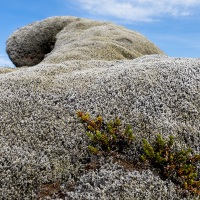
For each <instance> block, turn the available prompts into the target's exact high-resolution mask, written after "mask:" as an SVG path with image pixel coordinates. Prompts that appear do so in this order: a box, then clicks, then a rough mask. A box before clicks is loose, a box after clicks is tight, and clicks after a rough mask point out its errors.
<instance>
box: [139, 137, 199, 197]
mask: <svg viewBox="0 0 200 200" xmlns="http://www.w3.org/2000/svg"><path fill="white" fill-rule="evenodd" d="M142 143H143V151H144V154H143V155H142V156H141V159H142V160H143V161H149V162H150V164H151V165H152V166H154V167H156V168H159V169H160V173H161V175H162V176H163V177H164V178H171V179H172V180H176V181H178V182H179V183H180V184H181V185H182V186H183V188H184V189H187V190H189V191H191V192H192V193H196V194H200V180H197V179H198V178H197V177H198V175H197V169H196V166H195V163H196V162H198V161H200V155H192V150H191V149H183V150H180V151H174V149H173V145H174V137H173V136H169V140H168V141H165V140H164V139H163V138H162V136H161V135H160V134H159V135H157V138H156V140H155V141H154V142H153V144H150V143H149V142H148V141H147V140H146V139H143V140H142Z"/></svg>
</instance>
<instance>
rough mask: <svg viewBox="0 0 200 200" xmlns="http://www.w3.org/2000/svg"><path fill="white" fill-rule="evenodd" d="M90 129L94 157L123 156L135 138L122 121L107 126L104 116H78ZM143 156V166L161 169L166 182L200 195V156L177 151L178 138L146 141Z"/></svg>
mask: <svg viewBox="0 0 200 200" xmlns="http://www.w3.org/2000/svg"><path fill="white" fill-rule="evenodd" d="M77 116H78V117H79V118H80V119H81V122H82V123H83V124H84V126H85V129H86V135H87V136H88V138H89V139H90V141H91V143H92V144H91V145H89V146H88V149H89V150H90V152H91V153H92V154H95V155H97V154H99V152H101V153H102V154H103V155H108V153H109V152H111V151H112V152H113V151H115V152H117V153H123V150H124V149H125V148H126V147H128V146H130V145H131V144H132V142H133V140H134V138H135V137H134V135H133V132H132V129H131V126H130V125H127V126H126V128H125V130H122V127H121V126H122V125H121V122H120V119H119V118H118V117H116V118H115V120H113V121H109V122H107V123H106V122H104V120H103V119H102V117H101V116H97V117H96V118H95V119H91V118H90V114H89V113H83V112H81V111H78V112H77ZM142 144H143V154H142V155H141V156H140V158H141V161H142V162H147V163H149V164H151V165H152V166H153V167H155V168H158V169H159V171H160V175H161V176H162V177H163V178H170V179H171V180H172V181H173V182H176V183H179V184H181V186H182V187H183V188H184V189H186V190H188V191H190V192H192V193H194V194H200V180H199V177H198V172H197V167H196V165H195V164H196V163H197V162H199V161H200V154H197V155H193V153H192V150H191V149H182V150H179V151H178V150H175V149H174V137H173V136H169V140H168V141H167V140H164V139H163V138H162V136H161V135H160V134H158V135H157V138H156V139H155V141H154V142H153V143H152V144H150V143H149V142H148V141H147V140H146V139H144V138H143V139H142Z"/></svg>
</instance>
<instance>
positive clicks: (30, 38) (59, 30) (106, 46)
mask: <svg viewBox="0 0 200 200" xmlns="http://www.w3.org/2000/svg"><path fill="white" fill-rule="evenodd" d="M6 50H7V53H8V55H9V57H10V59H11V60H12V62H13V63H14V65H15V66H16V67H22V66H33V65H36V64H38V63H40V62H45V63H52V64H57V63H61V62H64V61H67V60H107V61H108V60H122V59H133V58H137V57H139V56H142V55H149V54H163V52H162V51H161V50H160V49H159V48H158V47H156V46H155V45H154V44H153V43H152V42H150V41H149V40H148V39H146V38H145V37H144V36H143V35H141V34H140V33H137V32H135V31H130V30H128V29H126V28H124V27H121V26H117V25H115V24H112V23H110V22H99V21H93V20H89V19H81V18H76V17H51V18H47V19H45V20H42V21H39V22H35V23H33V24H30V25H27V26H25V27H23V28H20V29H19V30H17V31H15V32H14V33H13V34H12V35H11V37H10V38H9V39H8V40H7V48H6Z"/></svg>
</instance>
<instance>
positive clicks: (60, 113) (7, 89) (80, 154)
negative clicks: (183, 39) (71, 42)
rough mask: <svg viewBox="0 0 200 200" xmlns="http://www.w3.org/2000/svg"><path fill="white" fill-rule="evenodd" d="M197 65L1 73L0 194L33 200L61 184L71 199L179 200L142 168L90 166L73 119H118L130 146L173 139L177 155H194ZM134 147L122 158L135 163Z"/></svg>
mask: <svg viewBox="0 0 200 200" xmlns="http://www.w3.org/2000/svg"><path fill="white" fill-rule="evenodd" d="M199 66H200V60H199V59H187V58H182V59H180V58H169V57H166V56H159V55H152V56H144V57H141V58H137V59H134V60H121V61H97V60H91V61H66V62H63V63H60V64H47V63H43V64H42V63H41V64H39V65H37V66H34V67H31V68H19V69H18V70H14V71H13V72H9V73H4V74H0V94H1V98H0V155H1V156H0V169H1V170H0V177H1V179H0V185H1V187H0V194H1V195H2V196H3V198H4V199H31V198H32V199H34V198H36V197H38V196H39V195H40V194H41V188H44V187H45V186H44V185H45V184H53V183H57V182H60V189H59V190H61V191H62V193H64V195H65V196H66V197H70V198H71V199H80V198H82V197H83V196H84V195H85V197H86V198H88V199H90V197H91V198H92V197H96V196H99V199H101V197H102V199H103V198H110V199H120V198H122V199H123V198H126V199H133V198H134V199H153V198H154V197H155V199H158V198H161V197H163V198H164V199H175V198H177V199H183V193H182V192H181V190H180V188H178V187H176V185H174V184H173V183H171V182H169V181H168V180H166V181H164V180H161V179H160V178H159V177H158V176H157V175H156V172H152V171H150V170H148V169H146V171H138V169H132V170H131V169H129V170H128V169H126V168H123V167H122V166H120V165H119V164H117V163H116V164H114V163H113V162H114V161H112V160H103V158H102V160H100V161H99V162H100V164H97V166H96V167H92V164H91V161H93V163H94V164H93V165H95V161H94V160H93V158H91V157H90V154H89V153H88V151H87V146H88V139H87V137H86V136H85V132H84V129H83V126H82V124H81V123H79V120H78V119H77V118H76V115H75V113H76V111H77V110H83V111H85V112H86V111H88V112H90V113H91V115H92V116H93V117H94V116H97V115H98V114H99V115H102V116H103V118H104V119H105V120H109V119H113V118H114V117H115V116H119V117H120V119H121V122H122V123H124V122H125V123H128V124H131V125H132V129H133V133H134V136H136V140H134V141H135V144H138V141H137V138H138V140H140V141H141V138H147V139H148V141H149V142H151V141H152V139H153V138H155V135H156V134H157V133H160V134H161V135H162V137H163V138H164V139H166V138H168V137H169V135H174V137H175V138H176V141H177V142H176V147H177V148H181V147H191V148H192V149H193V151H194V152H196V153H200V149H199V143H200V135H199V130H200V115H199V113H200V101H199V99H200V82H199V80H200V70H199V69H200V68H199ZM152 136H153V137H152ZM138 148H141V145H138V146H137V145H133V148H132V149H131V151H129V152H127V154H126V155H127V157H129V156H135V157H137V156H139V154H138V151H137V150H138ZM89 163H90V165H89ZM199 168H200V166H198V169H199ZM56 185H57V184H56ZM120 188H121V189H120ZM55 193H56V192H55ZM55 195H56V194H55ZM57 195H58V194H57ZM51 198H53V196H52V197H51ZM55 198H57V197H55ZM185 198H186V199H195V198H196V199H198V198H199V197H194V196H190V195H189V196H187V195H186V197H185Z"/></svg>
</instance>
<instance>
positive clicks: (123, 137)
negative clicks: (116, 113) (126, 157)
mask: <svg viewBox="0 0 200 200" xmlns="http://www.w3.org/2000/svg"><path fill="white" fill-rule="evenodd" d="M77 116H78V117H79V118H80V119H81V122H82V123H83V124H84V125H85V128H86V135H87V136H88V137H89V139H90V140H91V141H92V144H93V145H94V146H93V145H91V146H88V148H89V150H90V151H91V152H92V153H93V154H98V152H99V151H101V152H103V153H106V152H110V151H117V152H119V153H122V152H123V150H124V148H126V147H127V146H129V145H130V144H131V143H132V141H133V140H134V136H133V133H132V129H131V126H130V125H127V126H126V128H125V130H122V128H121V126H122V125H121V122H120V119H119V118H118V117H116V118H115V120H113V121H109V122H104V120H103V119H102V117H101V116H97V117H96V118H95V119H91V118H90V115H89V113H85V114H84V113H83V112H81V111H78V112H77Z"/></svg>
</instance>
